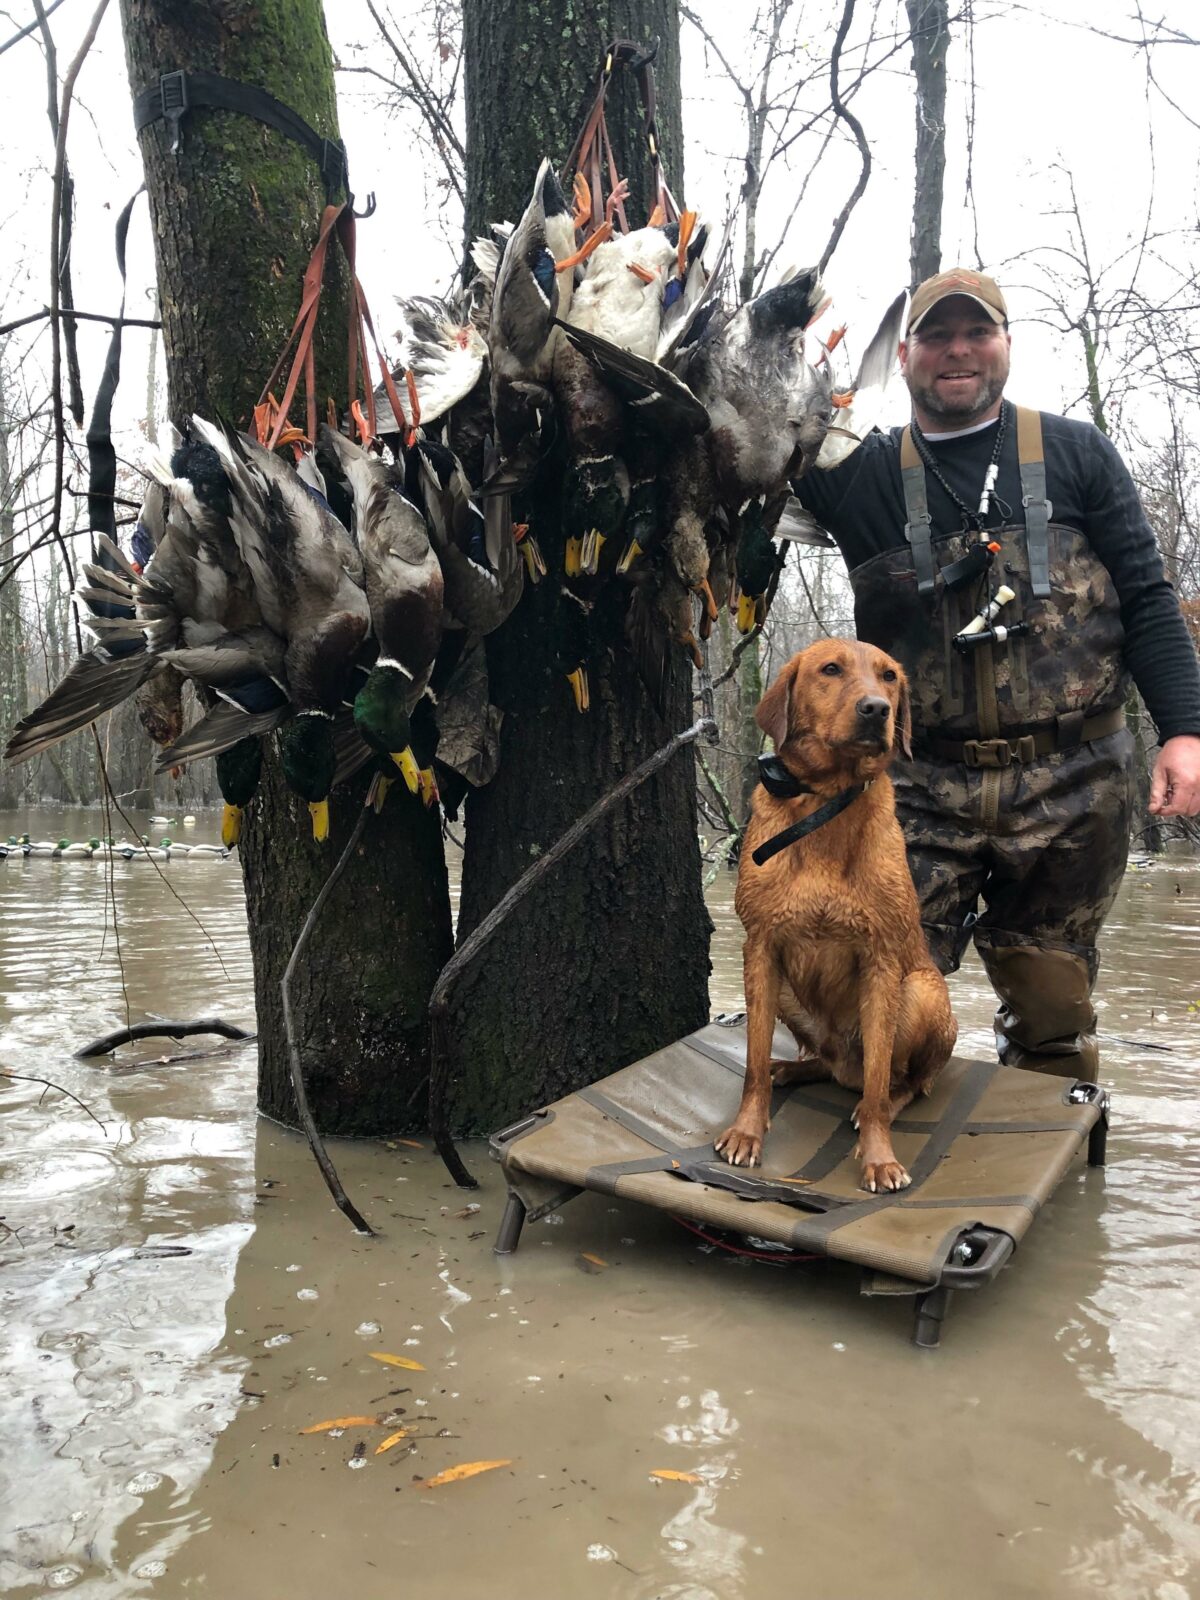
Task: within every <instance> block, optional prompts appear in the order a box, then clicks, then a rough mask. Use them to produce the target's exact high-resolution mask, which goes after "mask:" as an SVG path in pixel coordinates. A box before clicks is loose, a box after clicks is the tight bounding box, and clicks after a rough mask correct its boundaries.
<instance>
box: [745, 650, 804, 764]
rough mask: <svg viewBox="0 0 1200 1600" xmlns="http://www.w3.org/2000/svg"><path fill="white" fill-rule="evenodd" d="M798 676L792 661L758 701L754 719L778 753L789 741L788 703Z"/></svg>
mask: <svg viewBox="0 0 1200 1600" xmlns="http://www.w3.org/2000/svg"><path fill="white" fill-rule="evenodd" d="M795 676H796V674H795V671H794V670H793V666H792V662H791V661H789V662H788V664H787V665H786V666H785V667H783V668H782V669H781V671H780V673H779V676H778V677H777V678H776V679H775V682H774V683H773V684H772V685H771V687H770V688H769V689H768V690H767V692H766V694H765V695H763V697H762V699H761V700H760V701H759V702H758V709H757V710H756V711H755V713H754V720H755V722H757V723H758V725H759V727H760V728H761V729H762V731H763V732H764V733H765V734H766V736H767V738H768V739H770V741H771V743H772V744H773V745H774V746H775V753H776V755H778V754H779V751H780V750H781V749H782V748H783V746H784V744H785V743H786V742H787V736H788V703H789V701H790V699H791V693H792V679H793V678H794V677H795Z"/></svg>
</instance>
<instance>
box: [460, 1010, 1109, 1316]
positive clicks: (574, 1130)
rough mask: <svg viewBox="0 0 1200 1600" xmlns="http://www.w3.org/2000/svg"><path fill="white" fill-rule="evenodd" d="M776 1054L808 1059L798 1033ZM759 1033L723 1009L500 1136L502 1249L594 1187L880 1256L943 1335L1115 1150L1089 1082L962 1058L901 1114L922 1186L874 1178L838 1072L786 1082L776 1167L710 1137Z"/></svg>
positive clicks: (877, 1281) (769, 1152)
mask: <svg viewBox="0 0 1200 1600" xmlns="http://www.w3.org/2000/svg"><path fill="white" fill-rule="evenodd" d="M774 1052H775V1055H776V1056H777V1057H781V1058H782V1057H787V1056H794V1054H795V1045H794V1043H793V1041H792V1039H791V1036H790V1035H789V1034H786V1033H784V1032H783V1030H782V1029H781V1030H779V1031H778V1032H777V1033H776V1036H775V1044H774ZM745 1057H746V1034H745V1029H744V1027H742V1026H741V1025H740V1019H738V1021H737V1022H736V1023H734V1024H733V1025H731V1024H730V1023H726V1022H718V1023H711V1024H710V1025H709V1026H708V1027H706V1028H702V1029H701V1030H700V1031H699V1032H698V1033H694V1034H691V1035H690V1036H689V1037H688V1038H686V1039H682V1040H680V1041H679V1043H677V1044H672V1045H668V1046H667V1048H666V1049H664V1050H659V1051H658V1052H657V1053H656V1054H655V1055H652V1056H647V1057H646V1059H645V1060H643V1061H637V1062H634V1064H633V1065H632V1066H629V1067H625V1068H623V1069H622V1070H621V1071H620V1072H614V1073H613V1074H612V1076H611V1077H608V1078H604V1079H603V1080H602V1081H601V1082H599V1083H596V1084H592V1085H591V1086H590V1087H588V1088H586V1089H580V1090H579V1091H578V1092H577V1093H576V1094H572V1095H568V1096H566V1098H565V1099H562V1100H558V1101H556V1102H555V1103H554V1104H553V1105H552V1106H548V1107H547V1108H545V1109H544V1110H542V1111H538V1112H535V1113H534V1114H533V1115H532V1116H529V1117H525V1118H524V1119H523V1120H522V1121H520V1122H517V1123H514V1124H513V1126H512V1127H510V1128H505V1129H504V1130H503V1131H502V1132H501V1133H497V1134H495V1135H493V1138H492V1142H491V1148H492V1154H493V1156H494V1157H495V1158H496V1159H497V1160H498V1161H499V1162H500V1163H501V1165H502V1166H503V1168H504V1176H505V1178H506V1179H507V1181H508V1189H509V1194H508V1205H507V1208H506V1210H505V1213H504V1218H503V1221H502V1222H501V1225H500V1232H499V1236H498V1238H497V1240H496V1249H497V1251H499V1252H501V1253H505V1252H508V1251H511V1250H515V1249H516V1246H517V1240H518V1238H519V1237H520V1232H521V1228H522V1225H523V1224H524V1222H525V1221H526V1220H527V1219H528V1220H530V1221H537V1220H538V1219H539V1218H540V1217H544V1216H545V1215H546V1214H547V1213H548V1212H550V1211H553V1210H554V1209H555V1208H556V1207H558V1206H560V1205H562V1204H563V1202H564V1201H566V1200H570V1199H572V1198H573V1197H574V1196H575V1195H577V1194H578V1193H579V1192H580V1191H581V1190H583V1189H593V1190H595V1191H596V1192H597V1193H599V1194H610V1195H616V1196H618V1197H619V1198H620V1199H622V1200H636V1201H639V1202H640V1203H642V1204H644V1205H650V1206H656V1207H658V1208H659V1209H660V1210H663V1211H670V1212H674V1213H675V1214H677V1215H679V1216H681V1217H685V1218H687V1219H689V1220H690V1221H693V1222H698V1223H701V1224H705V1225H707V1226H708V1227H715V1228H724V1229H730V1230H733V1231H734V1232H737V1233H743V1234H753V1235H755V1236H756V1237H758V1238H762V1239H770V1240H773V1241H775V1242H776V1243H778V1244H781V1245H786V1246H790V1247H791V1248H793V1249H795V1250H801V1251H813V1252H816V1253H819V1254H822V1255H829V1256H836V1257H838V1258H839V1259H841V1260H843V1261H849V1262H854V1263H856V1264H857V1265H859V1266H861V1267H863V1268H864V1269H867V1271H866V1276H865V1277H864V1290H865V1292H867V1293H873V1292H891V1293H904V1292H908V1293H911V1294H913V1295H915V1296H916V1320H915V1326H914V1339H915V1341H916V1343H917V1344H918V1345H921V1346H925V1347H932V1346H935V1345H936V1344H937V1343H938V1338H939V1334H940V1327H941V1321H942V1318H943V1317H944V1316H945V1313H946V1307H947V1304H948V1301H949V1296H950V1291H951V1290H953V1289H969V1288H976V1287H978V1286H979V1285H981V1284H984V1283H988V1282H990V1281H991V1279H992V1278H994V1277H995V1275H996V1273H997V1272H999V1270H1000V1268H1001V1267H1002V1266H1003V1265H1004V1263H1005V1262H1006V1261H1007V1260H1008V1258H1009V1256H1010V1255H1011V1254H1012V1252H1013V1250H1014V1249H1015V1247H1016V1246H1017V1244H1019V1243H1020V1241H1021V1239H1022V1237H1023V1236H1024V1234H1025V1231H1026V1229H1027V1228H1028V1227H1029V1225H1030V1223H1031V1222H1032V1221H1033V1219H1034V1217H1035V1216H1036V1215H1037V1213H1038V1211H1039V1210H1040V1209H1041V1207H1042V1206H1043V1205H1044V1204H1045V1202H1046V1200H1047V1199H1048V1198H1049V1196H1050V1195H1051V1194H1052V1193H1053V1191H1054V1188H1055V1186H1056V1185H1057V1184H1058V1183H1059V1181H1060V1180H1061V1179H1062V1177H1063V1176H1064V1174H1065V1173H1066V1171H1067V1168H1068V1167H1069V1166H1070V1164H1071V1161H1072V1159H1073V1158H1074V1156H1075V1155H1076V1153H1077V1152H1078V1151H1079V1149H1080V1147H1081V1146H1082V1145H1084V1144H1085V1143H1086V1144H1087V1146H1088V1160H1089V1162H1090V1164H1091V1165H1093V1166H1101V1165H1103V1162H1104V1139H1105V1133H1106V1130H1107V1097H1106V1095H1105V1093H1104V1091H1103V1090H1100V1089H1097V1088H1096V1087H1095V1086H1094V1085H1092V1084H1083V1083H1077V1082H1076V1081H1075V1080H1074V1079H1071V1078H1055V1077H1049V1076H1047V1075H1045V1074H1043V1073H1035V1072H1025V1071H1022V1070H1019V1069H1018V1068H1015V1067H1002V1066H999V1065H998V1064H997V1063H996V1062H995V1061H967V1060H962V1059H960V1058H959V1057H955V1058H954V1059H953V1060H952V1061H950V1062H949V1064H948V1065H947V1066H946V1067H945V1069H944V1070H943V1072H942V1074H941V1076H940V1077H939V1078H938V1081H937V1083H936V1084H935V1085H934V1089H933V1092H932V1093H931V1094H930V1095H928V1096H927V1097H926V1098H925V1099H923V1100H919V1101H914V1103H913V1104H912V1105H911V1106H909V1107H908V1109H907V1110H906V1112H905V1113H904V1114H903V1115H902V1116H900V1117H898V1118H897V1119H896V1121H895V1123H894V1124H893V1126H892V1136H893V1142H894V1144H895V1148H896V1155H897V1158H898V1159H899V1160H900V1161H902V1162H903V1163H904V1165H905V1167H907V1169H908V1171H909V1174H910V1175H911V1177H912V1184H911V1186H910V1187H909V1188H907V1189H902V1190H900V1191H899V1192H897V1193H895V1194H877V1195H872V1194H867V1193H866V1192H865V1191H864V1190H862V1189H860V1188H859V1186H858V1183H859V1164H858V1162H857V1161H856V1160H855V1158H854V1146H855V1143H856V1135H855V1132H854V1129H853V1128H852V1127H851V1125H850V1113H851V1111H852V1110H853V1108H854V1105H855V1102H856V1100H857V1096H856V1095H855V1094H853V1093H852V1092H851V1091H850V1090H848V1089H842V1088H840V1087H839V1086H838V1085H836V1084H832V1083H818V1084H807V1085H804V1086H802V1087H800V1086H797V1087H794V1088H783V1089H778V1090H776V1091H775V1095H774V1099H773V1102H772V1109H771V1128H770V1132H769V1133H768V1135H767V1141H766V1147H765V1151H764V1157H765V1165H764V1166H762V1167H753V1168H746V1167H731V1166H729V1165H727V1163H725V1162H724V1161H721V1160H720V1159H719V1158H718V1157H717V1155H716V1154H715V1152H714V1150H713V1144H712V1141H713V1138H714V1137H715V1136H716V1135H717V1134H719V1133H720V1132H721V1130H722V1129H723V1128H725V1127H727V1126H728V1125H729V1123H730V1121H731V1120H732V1118H733V1115H734V1112H735V1111H736V1109H737V1104H738V1096H739V1094H740V1092H741V1079H742V1077H743V1074H744V1070H745Z"/></svg>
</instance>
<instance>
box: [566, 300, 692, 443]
mask: <svg viewBox="0 0 1200 1600" xmlns="http://www.w3.org/2000/svg"><path fill="white" fill-rule="evenodd" d="M558 326H559V327H560V328H561V329H562V332H563V335H564V337H565V338H566V339H567V341H568V343H569V344H570V345H571V346H572V347H573V348H574V349H575V350H578V351H579V353H580V355H582V356H583V357H584V358H585V359H586V360H587V361H588V362H589V363H590V364H591V365H592V367H593V368H594V369H595V370H596V371H597V372H598V373H599V374H600V376H601V377H602V378H603V379H604V381H605V383H606V384H607V385H608V387H609V388H610V389H611V390H612V391H613V393H614V394H615V395H617V396H618V398H619V399H621V400H622V401H624V403H625V404H626V405H627V406H628V407H629V409H630V411H631V412H632V413H633V415H634V416H635V417H636V418H637V419H638V421H639V422H641V423H642V424H643V425H644V426H646V427H649V428H665V429H667V430H668V431H669V432H671V433H672V434H675V435H678V434H680V433H703V432H704V430H705V429H706V428H707V427H708V412H707V411H706V409H705V407H704V405H703V403H702V402H701V401H700V400H698V399H697V397H696V396H695V395H694V394H693V393H692V391H691V389H690V388H689V387H688V385H687V384H686V383H684V382H683V380H682V379H681V378H677V377H676V376H675V374H674V373H673V372H670V371H669V370H668V369H667V368H666V367H660V366H659V365H658V363H657V362H654V361H649V360H647V359H646V357H645V356H638V355H634V354H633V352H632V351H630V350H623V349H622V348H621V346H620V345H618V344H613V343H612V341H611V340H609V339H605V338H602V337H601V336H600V335H599V334H596V333H588V332H587V331H586V330H585V329H583V328H576V327H574V326H572V324H571V323H569V322H560V323H559V324H558Z"/></svg>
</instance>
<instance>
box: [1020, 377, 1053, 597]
mask: <svg viewBox="0 0 1200 1600" xmlns="http://www.w3.org/2000/svg"><path fill="white" fill-rule="evenodd" d="M1016 412H1017V460H1018V462H1019V463H1020V467H1021V504H1022V505H1023V506H1024V507H1025V548H1026V550H1027V551H1028V552H1029V581H1030V583H1031V584H1032V586H1033V592H1034V594H1035V595H1037V596H1038V597H1039V598H1041V599H1045V598H1046V597H1047V596H1048V595H1049V593H1050V535H1049V527H1050V518H1051V516H1052V515H1053V514H1054V508H1053V506H1052V505H1051V503H1050V501H1049V500H1048V499H1047V498H1046V462H1045V459H1044V456H1043V453H1042V419H1041V417H1040V416H1039V415H1038V413H1037V412H1036V411H1030V410H1029V409H1028V408H1027V407H1025V406H1017V407H1016Z"/></svg>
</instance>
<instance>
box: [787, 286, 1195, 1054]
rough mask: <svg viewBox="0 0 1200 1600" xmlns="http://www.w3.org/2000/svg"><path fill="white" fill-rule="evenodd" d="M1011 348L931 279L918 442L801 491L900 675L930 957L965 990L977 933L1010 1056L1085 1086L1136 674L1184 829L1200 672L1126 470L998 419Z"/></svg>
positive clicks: (1048, 433)
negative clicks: (907, 689)
mask: <svg viewBox="0 0 1200 1600" xmlns="http://www.w3.org/2000/svg"><path fill="white" fill-rule="evenodd" d="M1010 344H1011V339H1010V336H1009V332H1008V314H1007V308H1006V306H1005V303H1004V297H1003V295H1002V294H1001V292H1000V290H999V288H998V287H997V285H996V284H995V282H994V281H993V280H992V279H991V278H989V277H986V276H984V275H983V274H981V273H975V272H969V271H966V270H965V269H963V268H953V269H952V270H951V271H949V272H942V273H939V274H938V275H937V276H936V277H934V278H930V279H928V280H927V281H926V282H924V283H923V284H921V285H920V287H919V288H918V289H917V291H916V293H915V294H914V295H913V298H912V303H911V307H910V310H909V317H908V323H907V328H906V332H905V338H904V340H903V342H902V343H901V345H900V364H901V369H902V371H903V374H904V379H905V382H906V383H907V384H908V388H909V392H910V394H911V396H912V405H913V420H912V423H911V424H910V426H909V427H907V428H903V429H900V428H897V429H893V430H892V431H891V432H890V433H887V434H879V433H876V434H872V435H871V436H869V437H868V438H867V439H866V440H864V441H863V443H862V445H861V446H860V447H859V448H858V449H857V450H855V451H854V453H853V454H852V455H851V456H849V457H848V458H847V459H846V460H845V461H843V462H842V463H841V464H840V465H839V466H837V467H835V468H833V469H831V470H830V471H827V472H821V471H817V472H810V473H808V474H807V475H806V476H805V477H804V478H803V479H801V480H800V481H799V482H798V483H797V484H796V485H795V489H796V493H797V495H798V496H799V498H800V500H801V501H802V502H803V504H804V505H805V506H806V507H807V508H808V509H809V510H810V511H812V512H813V514H814V515H815V516H816V518H817V520H818V521H819V522H821V523H822V524H823V525H824V526H825V527H827V528H828V529H829V531H830V532H831V533H832V534H833V536H834V538H835V539H836V540H837V542H838V545H839V546H840V548H841V551H842V554H843V555H844V557H845V559H846V564H847V566H848V567H849V569H850V581H851V584H852V586H853V589H854V599H855V619H856V623H857V628H858V634H859V637H860V638H862V639H867V640H870V641H871V642H872V643H873V644H877V645H879V646H881V647H882V648H883V649H885V650H887V651H889V652H890V653H891V654H892V655H895V656H897V657H898V658H899V659H900V661H901V662H902V663H903V664H904V666H905V667H906V668H907V670H908V674H909V679H910V682H911V685H912V697H913V706H912V710H913V728H914V736H913V751H914V756H913V760H912V761H911V762H899V763H897V765H896V767H895V768H894V769H893V770H894V777H895V782H896V805H897V811H898V812H899V815H900V820H901V823H902V825H903V827H904V831H905V837H906V840H907V843H908V852H909V864H910V866H911V868H912V873H913V879H914V881H915V883H916V886H917V892H918V895H919V896H920V898H921V905H922V920H923V923H924V926H925V931H926V934H927V936H928V939H929V945H930V950H931V953H932V955H933V957H934V960H935V961H936V962H937V964H938V965H939V967H940V968H941V969H942V971H943V972H952V971H954V970H955V969H956V968H957V967H958V965H959V962H960V960H961V958H962V954H963V951H964V949H965V948H966V944H967V941H968V940H969V939H970V938H972V937H973V938H974V940H975V945H976V948H977V950H978V951H979V955H980V957H981V959H982V961H983V964H984V966H985V968H986V969H987V972H988V976H989V977H990V979H991V981H992V984H993V986H994V987H995V990H996V993H997V995H998V996H999V999H1000V1002H1001V1003H1000V1008H999V1010H998V1011H997V1013H996V1041H997V1048H998V1050H999V1053H1000V1058H1001V1060H1002V1061H1004V1062H1006V1063H1007V1064H1009V1065H1013V1066H1023V1067H1030V1068H1034V1069H1040V1070H1042V1071H1047V1072H1054V1073H1061V1074H1063V1075H1065V1076H1066V1075H1071V1076H1076V1077H1080V1078H1085V1079H1089V1080H1093V1081H1094V1080H1095V1077H1096V1072H1097V1066H1098V1056H1097V1050H1096V1041H1095V1023H1096V1018H1095V1012H1094V1010H1093V1008H1092V1003H1091V994H1092V987H1093V985H1094V983H1095V980H1096V970H1097V955H1096V936H1097V934H1098V932H1099V930H1100V926H1101V924H1102V922H1103V920H1104V917H1105V915H1106V913H1107V912H1108V909H1109V907H1110V906H1111V905H1112V902H1113V899H1114V897H1115V895H1116V892H1117V887H1118V884H1119V883H1120V880H1121V875H1122V873H1123V871H1124V869H1125V861H1126V855H1127V852H1128V838H1129V821H1130V815H1131V809H1132V801H1133V784H1132V755H1133V739H1132V736H1131V734H1130V733H1129V731H1128V729H1127V728H1126V726H1125V715H1124V706H1125V700H1126V695H1127V691H1128V679H1129V674H1132V676H1133V679H1134V681H1135V682H1136V683H1137V686H1138V688H1139V689H1140V690H1141V693H1142V696H1143V698H1144V700H1145V702H1146V705H1147V707H1148V708H1149V711H1150V715H1151V716H1152V717H1153V718H1154V721H1155V724H1156V725H1157V727H1158V731H1159V736H1160V740H1161V744H1162V748H1161V751H1160V753H1159V756H1158V760H1157V763H1156V765H1155V770H1154V778H1153V783H1152V787H1151V792H1150V810H1151V812H1153V813H1154V814H1155V815H1157V816H1163V817H1172V816H1194V815H1196V813H1197V812H1198V811H1200V671H1198V670H1197V662H1196V653H1195V651H1194V649H1193V647H1192V644H1191V642H1190V640H1189V638H1188V634H1187V631H1186V628H1185V625H1184V622H1183V619H1182V617H1181V615H1180V612H1179V606H1178V603H1177V601H1176V598H1175V594H1174V591H1173V590H1172V588H1171V586H1170V585H1169V584H1168V583H1167V581H1166V579H1165V577H1164V576H1163V569H1162V561H1161V559H1160V557H1159V554H1158V550H1157V548H1156V546H1155V542H1154V536H1153V533H1152V532H1151V530H1150V527H1149V525H1148V523H1147V521H1146V518H1145V514H1144V513H1143V511H1142V508H1141V505H1140V503H1139V501H1138V497H1137V491H1136V490H1135V488H1134V485H1133V482H1132V479H1131V478H1130V476H1129V473H1128V472H1127V471H1126V469H1125V467H1124V465H1123V464H1122V462H1121V460H1120V457H1119V456H1118V455H1117V452H1116V450H1115V449H1114V448H1113V446H1112V445H1111V444H1110V443H1109V441H1108V439H1107V438H1106V437H1105V436H1104V435H1103V434H1101V433H1100V432H1099V431H1098V430H1097V429H1096V428H1094V427H1092V426H1091V424H1089V423H1082V422H1074V421H1069V420H1067V419H1066V418H1063V417H1057V416H1052V415H1047V414H1044V413H1038V412H1031V411H1025V410H1023V409H1019V408H1017V407H1014V406H1013V405H1012V404H1011V403H1010V402H1009V401H1007V400H1005V399H1004V386H1005V383H1006V381H1007V379H1008V370H1009V347H1010ZM981 906H982V909H980V907H981Z"/></svg>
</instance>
